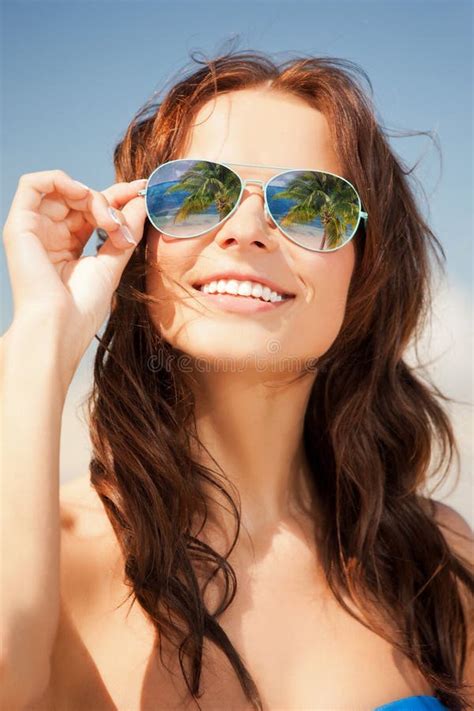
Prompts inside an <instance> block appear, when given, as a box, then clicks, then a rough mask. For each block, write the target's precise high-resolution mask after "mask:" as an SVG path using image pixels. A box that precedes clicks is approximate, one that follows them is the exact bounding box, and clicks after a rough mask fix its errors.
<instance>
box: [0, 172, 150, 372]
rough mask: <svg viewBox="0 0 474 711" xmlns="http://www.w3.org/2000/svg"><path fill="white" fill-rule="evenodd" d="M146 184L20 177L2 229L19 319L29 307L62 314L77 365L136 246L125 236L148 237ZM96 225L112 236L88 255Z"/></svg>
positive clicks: (58, 176) (69, 349)
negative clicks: (101, 186) (101, 185)
mask: <svg viewBox="0 0 474 711" xmlns="http://www.w3.org/2000/svg"><path fill="white" fill-rule="evenodd" d="M145 183H146V181H145V180H136V181H133V182H131V183H116V184H115V185H112V186H110V187H109V188H107V189H106V190H104V191H103V192H97V191H94V190H92V189H90V188H87V187H86V186H81V184H80V183H76V182H75V181H74V180H73V179H72V178H71V177H70V176H69V175H67V173H65V172H64V171H62V170H49V171H43V172H36V173H28V174H25V175H22V176H21V178H20V180H19V182H18V188H17V191H16V193H15V196H14V198H13V201H12V205H11V208H10V212H9V214H8V217H7V221H6V223H5V225H4V229H3V239H4V246H5V252H6V256H7V263H8V268H9V273H10V278H11V284H12V291H13V300H14V322H15V321H17V320H18V319H21V318H22V317H23V316H24V315H25V314H27V315H28V318H29V319H30V321H31V316H32V315H33V318H34V314H41V315H44V314H46V313H47V314H48V315H50V316H51V317H52V318H57V319H58V324H61V328H62V334H61V335H62V340H63V345H64V348H65V351H66V352H68V353H70V356H71V359H72V360H73V362H74V363H75V364H76V367H77V364H78V363H79V361H80V358H81V357H82V355H83V354H84V352H85V351H86V350H87V348H88V346H89V344H90V342H91V341H92V339H93V337H94V335H95V334H96V333H97V332H98V331H99V329H100V327H101V325H102V324H103V322H104V320H105V318H106V316H107V314H108V312H109V310H110V305H111V301H112V296H113V293H114V291H115V290H116V288H117V286H118V284H119V281H120V278H121V276H122V273H123V271H124V269H125V266H126V264H127V263H128V261H129V259H130V257H131V255H132V253H133V250H134V248H135V245H134V244H130V242H129V241H127V239H126V235H127V234H128V237H130V236H133V237H134V238H135V240H136V242H137V243H138V242H139V240H140V239H141V238H142V235H143V229H144V224H145V219H146V209H145V202H144V200H143V198H142V197H140V196H138V195H137V193H138V191H139V190H140V189H141V188H143V187H144V185H145ZM109 207H112V208H114V210H115V218H116V219H118V220H119V221H120V223H121V225H119V224H117V222H116V221H115V220H114V218H113V217H112V216H111V215H110V214H109V212H108V208H109ZM120 210H122V212H120ZM97 227H101V228H102V229H104V230H105V231H106V232H107V233H108V235H109V237H108V239H107V240H106V241H105V243H104V244H103V245H102V247H101V248H100V250H99V252H98V254H97V255H96V256H87V257H86V256H82V252H83V250H84V247H85V246H86V244H87V242H88V241H89V238H90V236H91V234H92V233H93V231H94V230H95V229H96V228H97ZM123 228H125V230H126V231H125V234H124V231H123ZM127 230H128V233H127Z"/></svg>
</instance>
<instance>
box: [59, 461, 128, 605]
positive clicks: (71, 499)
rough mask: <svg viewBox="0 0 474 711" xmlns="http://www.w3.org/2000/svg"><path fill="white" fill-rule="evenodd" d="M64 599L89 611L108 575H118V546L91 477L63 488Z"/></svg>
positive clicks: (62, 564)
mask: <svg viewBox="0 0 474 711" xmlns="http://www.w3.org/2000/svg"><path fill="white" fill-rule="evenodd" d="M60 521H61V597H62V601H63V603H64V604H66V606H67V607H68V608H70V609H75V610H77V612H86V611H87V605H90V604H91V603H92V601H93V599H94V598H95V597H96V596H97V595H98V594H99V590H100V586H101V585H103V584H104V583H103V581H104V577H105V575H106V573H107V571H108V572H110V573H111V574H114V573H116V572H117V567H116V566H117V556H118V544H117V540H116V537H115V534H114V531H113V528H112V525H111V523H110V521H109V519H108V517H107V514H106V512H105V509H104V506H103V504H102V501H101V499H100V497H99V496H98V494H97V493H96V491H95V489H94V488H93V487H92V484H91V482H90V478H89V476H88V475H86V476H81V477H78V478H76V479H74V480H72V481H68V482H65V483H64V484H62V485H61V486H60Z"/></svg>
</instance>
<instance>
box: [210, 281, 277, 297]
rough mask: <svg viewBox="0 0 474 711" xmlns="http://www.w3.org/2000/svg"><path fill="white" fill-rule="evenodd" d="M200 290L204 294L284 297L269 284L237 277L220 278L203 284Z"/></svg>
mask: <svg viewBox="0 0 474 711" xmlns="http://www.w3.org/2000/svg"><path fill="white" fill-rule="evenodd" d="M199 288H200V290H201V291H202V292H203V293H204V294H215V293H218V294H233V295H234V296H237V295H238V296H251V297H253V298H255V299H263V300H264V301H271V302H275V301H283V300H284V297H283V296H282V295H281V294H279V293H278V292H276V291H273V290H272V289H270V288H269V287H268V286H263V285H262V284H258V283H257V282H252V281H238V280H237V279H219V280H215V281H211V282H208V283H207V284H202V285H201V286H200V287H199Z"/></svg>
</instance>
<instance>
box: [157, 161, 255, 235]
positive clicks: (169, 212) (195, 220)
mask: <svg viewBox="0 0 474 711" xmlns="http://www.w3.org/2000/svg"><path fill="white" fill-rule="evenodd" d="M240 190H241V183H240V180H239V178H238V176H237V175H236V174H235V173H234V172H233V171H232V170H230V168H227V167H226V166H224V165H219V164H218V163H212V162H210V161H198V160H185V159H183V160H176V161H170V162H169V163H164V164H163V165H162V166H159V167H158V168H157V169H156V171H154V173H152V175H151V176H150V180H149V183H148V186H147V193H146V199H147V209H148V215H149V217H150V220H151V222H152V223H153V225H154V226H155V227H156V229H157V230H160V231H161V232H164V233H165V234H167V235H170V236H172V237H193V236H197V235H199V234H203V233H204V232H207V231H209V230H211V229H213V228H214V227H216V226H217V225H218V224H219V222H220V221H221V220H223V219H224V218H225V217H227V215H228V214H229V212H231V211H232V209H233V208H234V206H235V204H236V202H237V200H238V198H239V195H240Z"/></svg>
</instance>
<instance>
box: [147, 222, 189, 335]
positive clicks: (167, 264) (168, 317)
mask: <svg viewBox="0 0 474 711" xmlns="http://www.w3.org/2000/svg"><path fill="white" fill-rule="evenodd" d="M191 243H192V240H176V239H172V238H168V237H166V236H165V235H161V234H159V233H158V232H157V231H156V230H154V229H153V230H150V233H149V234H148V235H147V275H146V290H147V293H148V294H149V295H150V296H152V297H154V298H157V299H159V300H160V303H159V304H150V305H149V311H150V316H151V319H152V321H153V323H154V324H155V327H156V328H157V330H159V331H160V332H161V333H162V335H163V336H164V337H165V338H168V337H170V336H171V333H170V329H171V328H172V327H173V324H176V321H177V318H178V320H179V312H180V308H181V307H182V305H183V303H185V301H186V299H187V298H190V297H189V295H188V293H187V291H186V289H187V285H186V283H185V282H184V281H183V274H186V273H187V272H188V270H190V269H191V268H192V267H193V265H194V263H195V261H196V255H195V247H194V248H193V245H192V244H191Z"/></svg>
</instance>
